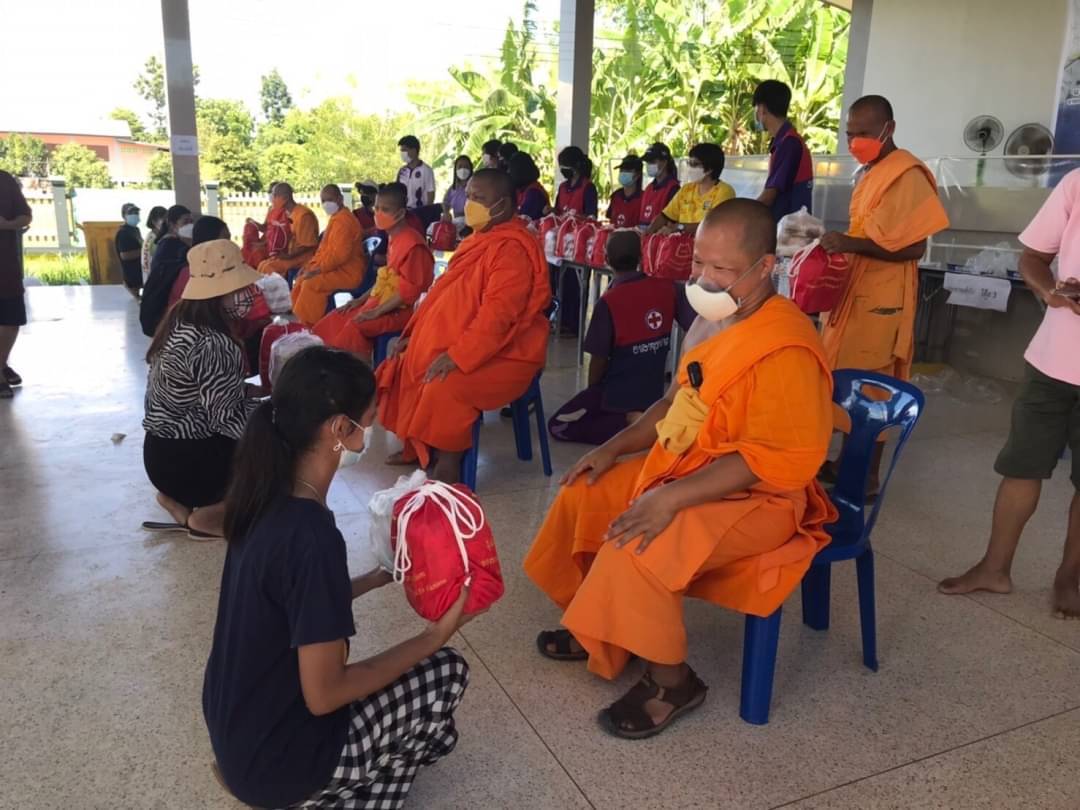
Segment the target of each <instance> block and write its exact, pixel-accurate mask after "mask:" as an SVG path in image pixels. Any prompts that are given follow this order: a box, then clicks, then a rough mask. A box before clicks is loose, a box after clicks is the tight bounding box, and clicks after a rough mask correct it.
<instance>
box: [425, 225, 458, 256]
mask: <svg viewBox="0 0 1080 810" xmlns="http://www.w3.org/2000/svg"><path fill="white" fill-rule="evenodd" d="M456 245H457V228H455V227H454V223H453V222H445V221H444V220H439V221H438V222H436V223H435V227H434V228H432V230H431V249H432V250H453V249H454V247H455V246H456Z"/></svg>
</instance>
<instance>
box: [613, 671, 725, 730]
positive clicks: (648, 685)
mask: <svg viewBox="0 0 1080 810" xmlns="http://www.w3.org/2000/svg"><path fill="white" fill-rule="evenodd" d="M708 691H709V687H707V686H706V685H705V683H704V682H703V681H702V680H701V679H700V678H699V677H698V676H697V673H695V672H694V670H692V669H688V671H687V673H686V678H685V680H684V681H683V682H682V683H681V684H679V685H678V686H675V687H672V688H670V689H666V688H664V687H663V686H660V685H659V684H658V683H657V682H656V681H654V680H653V679H652V676H651V675H649V673H648V672H646V673H645V675H644V676H643V677H642V679H641V680H640V681H638V682H637V683H636V684H634V686H633V687H632V688H631V689H630V691H629V692H627V693H626V694H625V695H623V696H622V697H621V698H619V699H618V700H617V701H615V702H614V703H612V704H611V705H610V706H608V708H606V709H604V710H603V711H602V712H600V716H599V717H598V718H597V719H598V720H599V722H600V726H601V727H602V728H603V729H604V731H606V732H607V733H608V734H610V735H612V736H613V737H620V738H622V739H624V740H644V739H645V738H647V737H653V736H655V735H657V734H659V733H660V732H661V731H663V730H664V729H665V728H667V727H668V726H670V725H671V724H672V723H674V722H675V721H676V720H678V719H679V718H680V717H682V716H683V715H684V714H687V713H689V712H691V711H693V710H694V709H696V708H697V707H698V706H700V705H701V704H702V703H704V702H705V695H706V694H708ZM653 699H656V700H659V701H662V702H663V703H667V704H668V705H670V706H673V707H674V708H673V709H672V710H671V713H670V714H668V716H667V717H665V718H664V719H663V720H662V721H661V722H659V723H654V722H653V719H652V717H650V716H649V713H648V712H647V711H645V704H646V703H648V702H649V701H650V700H653Z"/></svg>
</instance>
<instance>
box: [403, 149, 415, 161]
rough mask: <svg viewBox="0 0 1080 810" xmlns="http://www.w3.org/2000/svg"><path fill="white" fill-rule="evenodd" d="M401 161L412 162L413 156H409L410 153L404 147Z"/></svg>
mask: <svg viewBox="0 0 1080 810" xmlns="http://www.w3.org/2000/svg"><path fill="white" fill-rule="evenodd" d="M401 162H402V163H411V162H412V158H411V157H409V153H408V152H406V151H405V150H404V149H402V150H401Z"/></svg>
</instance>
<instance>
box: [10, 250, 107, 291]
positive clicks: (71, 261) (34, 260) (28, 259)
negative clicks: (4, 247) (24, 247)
mask: <svg viewBox="0 0 1080 810" xmlns="http://www.w3.org/2000/svg"><path fill="white" fill-rule="evenodd" d="M23 258H24V264H23V266H24V269H25V271H26V275H27V276H33V277H34V278H36V279H39V280H40V281H41V283H42V284H45V285H48V286H50V287H51V286H61V285H65V284H89V283H90V263H89V261H88V260H87V258H86V254H85V253H72V254H68V255H62V254H60V253H33V254H26V255H25V256H24V257H23Z"/></svg>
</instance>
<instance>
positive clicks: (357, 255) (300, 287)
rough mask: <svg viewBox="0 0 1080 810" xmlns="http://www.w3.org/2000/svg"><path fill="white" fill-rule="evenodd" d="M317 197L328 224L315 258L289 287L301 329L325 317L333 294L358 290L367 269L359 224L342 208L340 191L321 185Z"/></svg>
mask: <svg viewBox="0 0 1080 810" xmlns="http://www.w3.org/2000/svg"><path fill="white" fill-rule="evenodd" d="M319 196H320V197H321V198H322V206H323V210H324V211H326V213H327V214H329V215H330V221H329V222H328V223H327V224H326V230H325V231H324V232H323V235H322V239H321V240H319V247H318V248H317V249H316V251H315V255H314V256H312V257H311V260H310V261H308V262H307V263H306V264H304V266H303V267H301V268H300V274H299V275H297V277H296V280H295V281H294V282H293V288H292V302H293V314H294V315H296V318H297V320H299V321H300V323H302V324H304V325H305V326H313V325H314V324H315V323H316V322H317V321H319V320H320V319H321V318H322V317H323V316H324V315H325V314H326V307H327V304H328V303H329V300H330V296H331V295H333V294H334V293H335V292H336V291H338V290H350V289H352V288H353V287H358V286H359V285H360V282H361V281H362V280H363V278H364V270H365V268H366V267H367V260H366V259H365V258H364V246H363V243H362V237H361V234H362V230H361V228H360V223H359V222H357V221H356V217H354V216H353V213H352V211H350V210H349V209H348V208H346V207H345V199H344V197H343V196H342V194H341V188H339V187H338V186H336V185H334V184H333V183H331V184H330V185H327V186H323V190H322V191H321V192H319Z"/></svg>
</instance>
